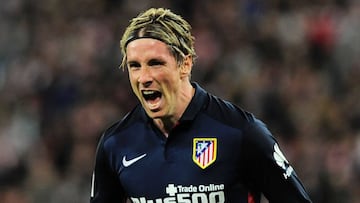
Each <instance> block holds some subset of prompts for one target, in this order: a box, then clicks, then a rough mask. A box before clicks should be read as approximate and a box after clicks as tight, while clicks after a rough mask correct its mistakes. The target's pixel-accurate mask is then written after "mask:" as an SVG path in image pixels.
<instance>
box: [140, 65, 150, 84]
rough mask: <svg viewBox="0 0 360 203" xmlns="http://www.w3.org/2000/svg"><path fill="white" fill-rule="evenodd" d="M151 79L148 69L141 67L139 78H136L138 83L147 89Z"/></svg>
mask: <svg viewBox="0 0 360 203" xmlns="http://www.w3.org/2000/svg"><path fill="white" fill-rule="evenodd" d="M152 81H153V78H152V76H151V71H150V69H149V68H147V67H143V68H142V69H141V72H140V75H139V78H138V82H139V83H140V84H142V85H143V86H144V87H148V86H150V84H151V83H152Z"/></svg>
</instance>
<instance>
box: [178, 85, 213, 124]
mask: <svg viewBox="0 0 360 203" xmlns="http://www.w3.org/2000/svg"><path fill="white" fill-rule="evenodd" d="M191 85H192V86H193V87H194V88H195V94H194V96H193V98H192V99H191V101H190V103H189V105H188V106H187V108H186V110H185V112H184V114H183V115H182V116H181V118H180V123H181V122H183V121H192V120H194V119H195V117H196V115H197V114H198V113H199V111H200V110H201V109H202V108H203V107H204V106H205V101H206V98H207V97H206V95H207V92H206V91H205V90H204V89H203V88H201V87H200V85H199V84H198V83H196V82H192V83H191Z"/></svg>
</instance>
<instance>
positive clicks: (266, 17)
mask: <svg viewBox="0 0 360 203" xmlns="http://www.w3.org/2000/svg"><path fill="white" fill-rule="evenodd" d="M0 2H1V7H0V202H2V203H60V202H61V203H63V202H67V203H83V202H88V200H89V195H90V183H91V174H92V169H93V164H94V156H95V151H96V144H97V141H98V139H99V137H100V136H101V134H102V132H103V130H104V129H105V128H107V127H108V126H110V125H111V124H112V123H113V122H115V121H117V120H118V119H121V117H123V116H124V115H125V113H126V112H127V111H129V110H130V109H131V108H132V107H133V106H134V105H135V104H136V102H137V101H136V98H135V97H134V96H133V94H132V92H131V88H130V85H129V83H128V77H127V71H126V70H122V69H119V68H118V66H119V64H120V62H121V54H120V49H119V40H120V38H121V35H122V33H123V31H124V28H125V26H127V24H128V22H129V20H130V19H131V18H132V17H135V16H136V15H137V14H138V12H140V11H143V10H145V9H147V8H149V7H167V8H170V9H172V10H173V11H175V12H176V13H178V14H181V15H182V16H183V17H184V18H185V19H186V20H188V21H189V22H190V23H191V24H192V27H193V34H194V35H195V38H196V42H195V46H196V51H197V54H198V58H197V60H196V63H195V66H194V68H193V73H192V80H194V81H197V82H198V83H200V85H201V86H203V87H204V88H205V89H207V90H208V91H209V92H211V93H213V94H216V95H218V96H220V97H222V98H224V99H227V100H230V101H232V102H234V103H236V104H237V105H238V106H240V107H242V108H244V109H246V110H248V111H250V112H252V113H254V114H255V116H257V117H258V118H260V119H262V120H263V121H264V122H265V123H267V124H268V126H269V128H270V130H271V131H272V132H273V134H274V136H275V137H276V138H277V139H278V141H279V142H280V145H281V146H282V150H283V151H284V152H285V154H286V155H287V158H288V160H289V161H290V162H291V164H292V165H293V167H294V168H295V170H296V172H297V174H298V176H299V177H300V178H301V179H302V181H303V183H304V185H305V187H306V189H307V191H308V192H309V194H310V196H311V198H312V199H313V201H314V202H317V203H348V202H349V203H350V202H351V203H357V202H360V20H359V19H360V1H358V0H315V1H314V0H313V1H309V0H304V1H297V0H270V1H266V0H221V1H220V0H196V1H181V0H171V1H170V0H169V1H167V0H157V1H150V0H136V1H131V0H74V1H72V0H48V1H41V0H11V1H6V0H0Z"/></svg>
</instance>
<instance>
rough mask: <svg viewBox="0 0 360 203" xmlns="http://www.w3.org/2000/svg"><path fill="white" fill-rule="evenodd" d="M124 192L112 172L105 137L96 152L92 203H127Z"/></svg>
mask: <svg viewBox="0 0 360 203" xmlns="http://www.w3.org/2000/svg"><path fill="white" fill-rule="evenodd" d="M125 199H126V197H125V195H124V191H123V189H122V187H121V184H120V182H119V179H118V177H117V175H116V173H115V172H114V171H112V170H111V168H110V165H109V162H108V157H107V156H106V152H105V150H104V136H103V137H102V138H101V140H100V142H99V144H98V148H97V151H96V161H95V169H94V173H93V177H92V184H91V197H90V203H115V202H116V203H121V202H123V203H125Z"/></svg>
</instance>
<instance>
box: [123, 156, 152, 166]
mask: <svg viewBox="0 0 360 203" xmlns="http://www.w3.org/2000/svg"><path fill="white" fill-rule="evenodd" d="M145 156H146V154H143V155H140V156H138V157H135V158H133V159H130V160H126V156H123V159H122V163H123V165H124V166H125V167H129V166H130V165H132V164H133V163H135V162H137V161H139V160H140V159H142V158H144V157H145Z"/></svg>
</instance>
